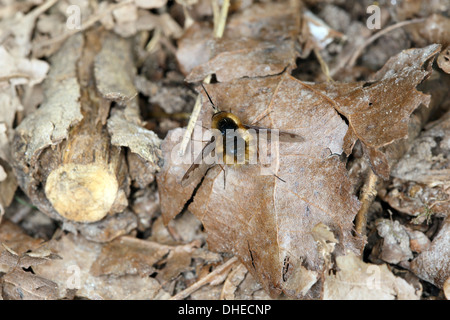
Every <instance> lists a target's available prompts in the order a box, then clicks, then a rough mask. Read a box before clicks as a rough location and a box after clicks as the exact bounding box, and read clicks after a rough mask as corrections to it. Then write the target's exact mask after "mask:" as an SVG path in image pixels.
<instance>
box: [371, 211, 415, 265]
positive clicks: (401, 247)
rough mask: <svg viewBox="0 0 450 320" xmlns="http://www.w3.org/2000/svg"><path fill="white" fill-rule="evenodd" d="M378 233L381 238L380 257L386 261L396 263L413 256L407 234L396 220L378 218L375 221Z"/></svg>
mask: <svg viewBox="0 0 450 320" xmlns="http://www.w3.org/2000/svg"><path fill="white" fill-rule="evenodd" d="M376 227H377V230H378V234H379V235H380V237H382V238H383V245H382V249H381V256H380V258H381V259H382V260H384V261H386V262H388V263H392V264H397V263H400V262H402V261H407V260H410V259H412V258H413V254H412V252H411V248H410V247H409V243H410V240H409V236H408V233H407V232H406V229H405V227H404V226H403V225H401V224H400V223H399V222H398V221H393V222H392V221H391V220H388V219H379V220H377V221H376Z"/></svg>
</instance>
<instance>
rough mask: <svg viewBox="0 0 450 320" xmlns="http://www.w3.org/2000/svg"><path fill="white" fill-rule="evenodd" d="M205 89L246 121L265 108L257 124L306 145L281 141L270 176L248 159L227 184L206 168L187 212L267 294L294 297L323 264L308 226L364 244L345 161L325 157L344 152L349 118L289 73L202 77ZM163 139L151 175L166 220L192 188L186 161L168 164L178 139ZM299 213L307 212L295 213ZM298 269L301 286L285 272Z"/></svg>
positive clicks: (344, 242) (343, 242)
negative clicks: (227, 79) (355, 226)
mask: <svg viewBox="0 0 450 320" xmlns="http://www.w3.org/2000/svg"><path fill="white" fill-rule="evenodd" d="M207 90H208V92H209V93H210V95H211V96H212V97H213V100H214V101H215V103H216V104H217V105H218V106H219V107H220V108H222V109H223V110H228V109H231V110H232V112H234V113H235V114H237V115H238V116H239V117H240V118H241V119H242V120H243V121H244V123H252V122H254V120H255V119H256V118H261V117H264V115H266V114H267V113H268V115H267V117H265V119H264V122H261V123H259V124H258V125H263V126H264V125H265V126H267V127H272V128H281V129H282V130H285V131H289V132H293V133H297V134H300V135H301V136H303V137H304V138H305V140H306V141H307V143H306V142H305V143H303V144H280V150H279V152H280V159H281V161H280V163H278V164H277V167H275V168H272V169H273V170H274V171H273V172H271V173H269V175H266V176H264V175H260V168H258V167H253V166H247V167H242V168H241V169H239V170H229V172H228V174H227V183H226V188H224V183H223V173H222V172H221V171H220V169H218V168H215V170H210V172H209V173H208V174H207V175H206V177H205V179H204V181H203V183H202V185H201V186H200V188H199V189H198V191H197V193H196V195H195V198H194V202H193V203H192V204H191V205H190V206H189V210H190V211H192V212H193V213H194V214H195V215H196V216H197V217H198V218H199V219H200V220H201V221H202V223H203V225H204V226H205V229H206V230H207V232H208V244H209V246H210V248H211V249H212V250H215V251H225V252H232V253H234V254H235V255H237V256H239V257H240V258H241V261H242V262H243V263H244V264H245V265H246V267H247V268H248V269H249V270H250V271H251V272H252V274H253V276H254V277H256V278H257V279H259V281H260V282H261V283H262V284H263V286H264V287H265V289H266V290H267V291H269V292H270V293H271V294H272V295H274V296H276V295H277V294H279V293H280V292H281V291H286V293H288V294H289V295H291V296H294V297H300V296H304V295H307V292H308V290H309V289H310V288H311V287H312V286H313V285H314V284H315V283H316V282H317V281H318V280H319V279H320V278H321V274H322V272H324V270H323V267H324V266H323V260H322V259H323V257H322V256H321V255H320V254H319V253H318V251H317V243H316V240H315V239H314V237H313V236H312V234H311V230H312V229H313V228H314V227H315V226H316V225H318V224H319V223H324V224H325V225H327V226H328V227H329V228H331V230H332V231H333V232H334V234H335V237H336V238H338V239H339V242H340V243H339V244H338V245H337V246H339V247H340V249H339V250H342V247H348V248H352V249H353V250H355V251H356V252H359V250H360V249H361V245H362V242H361V241H360V240H359V239H357V238H354V237H353V236H352V235H351V228H352V220H353V217H354V215H355V214H356V212H357V210H358V208H359V203H358V201H357V199H356V197H354V196H353V195H352V194H351V187H350V185H349V180H348V176H347V174H346V171H345V167H344V165H343V163H342V162H341V161H340V160H339V159H338V157H335V156H334V157H333V156H330V155H331V154H339V153H342V144H343V137H344V136H345V133H346V131H347V126H346V124H345V122H344V121H343V120H342V119H341V118H340V116H339V115H338V114H337V113H336V112H335V110H334V109H333V107H332V104H331V102H330V101H329V100H328V99H326V98H324V97H323V95H321V94H319V93H318V92H317V91H316V90H314V88H312V87H310V86H309V85H306V84H304V83H302V82H300V81H298V80H296V79H294V78H292V77H290V76H288V75H287V74H283V75H282V76H276V77H267V78H263V79H245V80H240V81H235V82H232V83H229V84H218V85H214V86H212V85H210V86H208V88H207ZM204 101H207V100H204ZM294 101H295V102H294ZM208 103H209V102H206V103H205V105H204V107H203V110H204V113H203V117H202V120H203V124H204V125H208V121H209V119H210V115H211V107H210V106H208ZM298 103H300V105H299V106H300V109H299V107H298ZM269 112H270V113H269ZM321 130H323V131H324V132H323V133H322V134H321V135H318V134H317V132H320V131H321ZM177 131H179V130H177ZM175 133H176V131H175ZM167 141H168V143H167V144H163V152H166V156H167V158H166V163H165V165H164V168H163V169H162V171H163V173H162V174H161V175H160V176H159V178H158V186H159V191H160V197H161V208H162V211H163V217H164V219H165V221H169V220H170V219H171V218H172V217H174V216H175V215H176V214H177V213H179V212H180V211H181V209H182V208H183V206H184V205H185V203H186V201H187V200H188V199H189V198H190V196H191V193H192V190H193V188H195V185H194V186H188V187H187V188H184V189H181V188H180V187H177V185H178V181H179V179H180V178H181V176H182V175H183V174H184V171H185V170H186V169H187V167H188V165H173V164H171V163H170V154H172V155H175V154H177V153H176V152H177V151H176V150H177V148H176V146H175V147H174V148H173V149H171V147H172V146H174V144H175V143H176V142H173V141H170V140H167ZM217 169H218V170H217ZM272 173H273V174H277V175H278V176H279V177H281V178H282V179H284V180H286V183H284V182H281V181H280V180H278V179H277V178H275V177H274V176H273V175H271V174H272ZM249 177H251V182H250V181H249ZM336 181H339V183H336ZM174 190H176V191H175V192H176V194H174ZM326 194H330V196H329V197H328V196H327V195H326ZM331 195H332V196H331ZM336 197H338V198H339V200H337V199H336ZM249 199H251V201H249ZM299 215H300V216H302V217H305V218H304V219H297V217H299ZM238 239H239V240H238ZM298 243H302V246H298V245H297V244H298ZM303 266H307V267H306V268H305V267H303ZM302 268H303V269H307V271H308V272H306V273H307V274H308V276H307V280H306V279H304V280H305V281H304V283H303V284H304V287H296V285H297V284H298V282H297V281H296V280H295V281H292V279H297V278H298V277H299V275H298V274H296V272H298V271H299V270H301V269H302ZM319 282H320V281H319ZM309 294H310V295H311V296H314V295H317V292H315V293H309ZM309 294H308V295H309Z"/></svg>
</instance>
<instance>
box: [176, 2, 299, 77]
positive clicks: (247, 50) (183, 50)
mask: <svg viewBox="0 0 450 320" xmlns="http://www.w3.org/2000/svg"><path fill="white" fill-rule="evenodd" d="M300 12H301V11H300V8H298V7H297V6H294V7H292V5H291V4H290V3H289V2H282V3H263V4H254V5H252V6H250V7H249V8H246V9H245V10H244V11H242V12H240V13H238V14H235V15H233V16H231V17H230V19H229V20H228V21H227V27H226V31H225V34H224V36H223V37H222V38H221V39H214V38H213V32H212V30H211V29H210V28H208V27H207V26H206V25H200V24H194V25H193V26H192V27H191V28H190V29H189V30H188V31H187V32H186V34H185V35H184V36H183V38H182V39H181V40H180V42H179V49H178V51H177V59H178V62H179V63H180V65H181V70H182V71H183V72H185V73H186V74H188V73H189V74H188V75H187V78H186V80H187V81H189V82H195V81H200V80H203V79H204V78H205V77H206V76H207V75H208V74H212V73H215V74H216V77H217V80H218V81H221V82H223V81H230V80H233V79H238V78H242V77H245V76H247V77H258V76H267V75H274V74H279V73H281V72H282V71H283V70H284V69H286V68H288V67H289V68H294V67H295V59H296V58H297V56H298V53H297V50H296V49H295V42H296V37H297V35H298V34H299V32H300Z"/></svg>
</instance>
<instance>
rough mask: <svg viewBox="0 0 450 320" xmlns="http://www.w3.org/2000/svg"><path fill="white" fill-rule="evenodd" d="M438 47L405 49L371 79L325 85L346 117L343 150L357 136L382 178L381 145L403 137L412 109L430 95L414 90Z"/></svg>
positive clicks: (384, 165)
mask: <svg viewBox="0 0 450 320" xmlns="http://www.w3.org/2000/svg"><path fill="white" fill-rule="evenodd" d="M439 51H440V46H439V45H430V46H428V47H425V48H422V49H408V50H404V51H402V52H401V53H399V54H398V55H396V56H394V57H392V58H390V59H389V60H388V61H387V62H386V64H385V65H384V67H383V68H382V69H380V70H379V71H378V72H377V73H375V74H374V75H373V76H372V80H371V81H370V82H366V83H364V84H362V83H353V84H336V83H334V84H329V85H326V86H325V88H324V91H323V93H324V94H325V95H327V96H328V97H330V98H331V99H333V100H334V102H335V103H336V105H335V108H336V109H337V110H338V112H339V113H341V114H342V115H344V116H345V117H346V118H347V120H348V121H349V126H350V130H348V132H347V134H346V136H345V149H344V151H345V153H346V154H351V150H352V148H353V146H354V144H355V142H356V141H357V140H360V141H361V142H362V144H363V148H364V150H365V154H366V155H367V156H368V157H369V160H370V164H371V167H372V170H373V171H374V172H375V173H376V174H377V175H378V176H380V177H382V178H383V179H385V180H388V179H389V176H390V167H389V163H388V161H389V159H388V158H387V157H386V155H385V154H384V151H383V147H385V146H387V145H389V144H391V143H393V142H394V141H396V140H399V139H403V138H406V137H407V135H408V123H409V118H410V115H411V113H412V112H413V111H414V110H415V109H416V108H418V107H419V106H420V105H421V104H423V105H425V106H428V104H429V101H430V96H429V95H425V94H423V93H421V92H420V91H417V90H416V86H417V85H418V84H420V83H421V82H422V81H424V80H425V79H427V78H428V77H429V76H430V74H431V72H432V70H431V65H432V61H433V59H434V58H435V56H436V55H437V54H438V53H439Z"/></svg>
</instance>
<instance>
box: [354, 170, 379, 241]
mask: <svg viewBox="0 0 450 320" xmlns="http://www.w3.org/2000/svg"><path fill="white" fill-rule="evenodd" d="M377 184H378V177H377V175H376V174H375V173H373V171H372V170H369V175H368V176H367V178H366V181H365V183H364V186H363V189H362V192H361V196H360V198H359V200H360V201H361V208H360V209H359V211H358V213H357V215H356V220H355V229H356V232H357V233H359V234H360V235H363V234H365V230H366V224H367V213H368V211H369V208H370V206H371V204H372V202H373V200H374V199H375V197H376V196H377V193H378V192H377Z"/></svg>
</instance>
